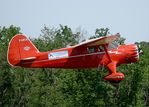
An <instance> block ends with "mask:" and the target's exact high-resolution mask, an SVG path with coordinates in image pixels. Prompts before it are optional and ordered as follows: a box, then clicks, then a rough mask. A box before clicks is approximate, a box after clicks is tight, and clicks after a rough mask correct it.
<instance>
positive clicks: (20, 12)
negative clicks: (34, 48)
mask: <svg viewBox="0 0 149 107" xmlns="http://www.w3.org/2000/svg"><path fill="white" fill-rule="evenodd" d="M60 24H62V25H67V26H69V27H70V28H72V30H73V31H75V30H76V29H77V28H81V29H82V30H85V31H87V36H88V37H89V36H92V35H94V33H95V29H96V28H109V29H110V33H111V34H116V33H118V32H119V33H120V34H121V35H122V37H124V38H126V43H134V42H136V41H137V42H140V41H148V42H149V0H0V26H1V27H3V26H6V27H9V26H10V25H14V26H17V27H20V28H21V32H22V33H23V34H26V35H28V36H29V37H38V36H39V35H40V34H41V30H42V28H43V27H44V25H46V26H48V27H55V28H57V27H59V25H60ZM86 38H87V37H86Z"/></svg>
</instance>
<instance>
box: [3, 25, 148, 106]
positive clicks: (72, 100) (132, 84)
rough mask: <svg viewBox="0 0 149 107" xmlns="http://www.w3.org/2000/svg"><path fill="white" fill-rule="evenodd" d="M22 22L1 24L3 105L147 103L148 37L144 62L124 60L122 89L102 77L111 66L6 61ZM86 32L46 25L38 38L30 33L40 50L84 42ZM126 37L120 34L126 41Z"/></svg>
mask: <svg viewBox="0 0 149 107" xmlns="http://www.w3.org/2000/svg"><path fill="white" fill-rule="evenodd" d="M18 33H21V32H20V28H18V27H15V26H10V27H8V28H6V27H1V28H0V62H1V63H0V106H1V107H38V106H41V107H148V106H149V73H148V70H149V60H148V58H149V43H148V42H140V43H138V44H140V45H141V48H142V50H143V54H142V55H141V56H140V62H138V63H134V64H129V65H122V66H119V67H118V71H122V72H123V73H124V74H125V79H124V81H122V82H121V84H120V86H119V89H116V88H115V87H114V86H113V85H111V84H110V83H109V82H107V81H104V80H103V79H102V78H103V76H104V75H106V73H107V70H106V69H104V70H103V71H102V72H98V71H97V69H51V68H42V69H29V68H20V67H17V68H15V67H11V66H10V65H9V64H8V62H7V47H8V43H9V41H10V39H11V38H12V37H13V36H14V35H15V34H18ZM80 34H81V32H73V31H72V30H71V28H69V27H68V26H62V25H60V27H59V28H49V27H46V26H44V28H43V29H42V31H41V35H40V36H39V37H38V38H34V39H31V40H32V41H33V42H34V44H35V45H36V46H37V47H38V49H39V50H40V51H48V50H52V49H57V48H62V47H67V46H70V45H74V44H77V43H78V42H79V38H80ZM108 34H110V32H109V29H108V28H106V29H104V28H101V29H99V28H98V29H96V31H95V35H93V36H92V37H91V38H97V37H101V36H106V35H108ZM124 41H125V39H124V38H122V39H121V40H119V41H118V42H119V43H120V44H123V43H124Z"/></svg>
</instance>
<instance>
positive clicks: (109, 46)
mask: <svg viewBox="0 0 149 107" xmlns="http://www.w3.org/2000/svg"><path fill="white" fill-rule="evenodd" d="M118 46H119V44H118V42H116V41H114V42H112V43H110V44H109V45H108V49H117V48H118Z"/></svg>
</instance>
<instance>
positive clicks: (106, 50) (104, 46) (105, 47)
mask: <svg viewBox="0 0 149 107" xmlns="http://www.w3.org/2000/svg"><path fill="white" fill-rule="evenodd" d="M103 48H104V51H105V52H106V55H107V57H108V59H109V61H110V62H112V59H111V57H110V55H109V53H108V49H107V45H103Z"/></svg>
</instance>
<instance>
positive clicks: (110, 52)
mask: <svg viewBox="0 0 149 107" xmlns="http://www.w3.org/2000/svg"><path fill="white" fill-rule="evenodd" d="M108 53H109V54H121V52H118V51H113V52H112V51H108ZM98 54H105V52H96V53H89V54H82V55H74V56H69V57H64V58H55V59H46V60H40V61H34V63H38V62H46V61H52V60H58V59H65V58H67V59H69V58H77V57H82V56H91V55H98ZM29 63H32V62H27V63H23V64H29Z"/></svg>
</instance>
